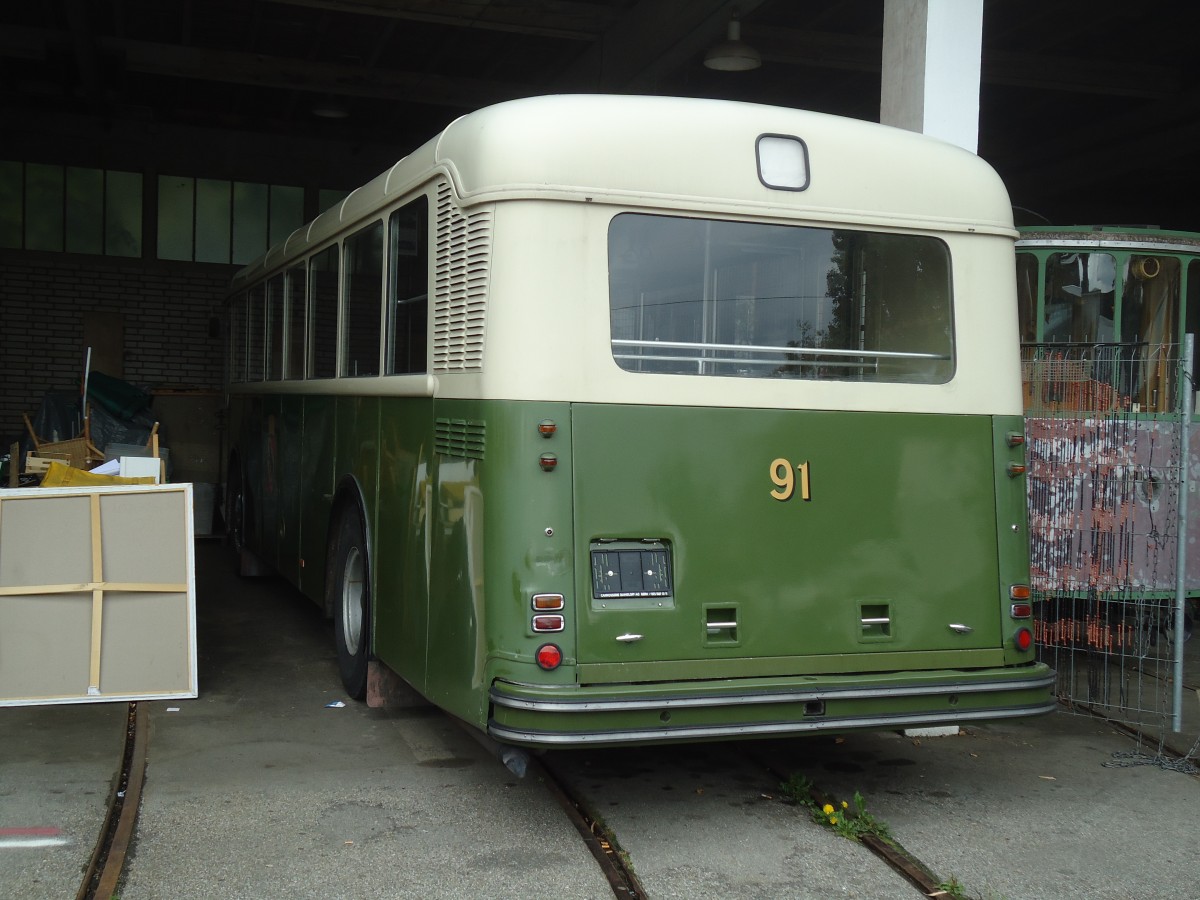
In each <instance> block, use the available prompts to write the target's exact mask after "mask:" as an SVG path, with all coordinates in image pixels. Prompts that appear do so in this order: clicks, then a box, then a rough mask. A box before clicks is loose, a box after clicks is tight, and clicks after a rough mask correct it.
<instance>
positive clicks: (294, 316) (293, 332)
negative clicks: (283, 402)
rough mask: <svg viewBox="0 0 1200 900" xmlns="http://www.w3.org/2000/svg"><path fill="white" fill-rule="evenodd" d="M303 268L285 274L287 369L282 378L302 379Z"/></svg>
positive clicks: (298, 267) (296, 268)
mask: <svg viewBox="0 0 1200 900" xmlns="http://www.w3.org/2000/svg"><path fill="white" fill-rule="evenodd" d="M305 321H306V319H305V315H304V266H293V267H292V268H291V269H289V270H288V273H287V332H288V336H287V363H286V366H287V369H286V371H285V372H284V375H283V377H284V378H303V377H304V324H305Z"/></svg>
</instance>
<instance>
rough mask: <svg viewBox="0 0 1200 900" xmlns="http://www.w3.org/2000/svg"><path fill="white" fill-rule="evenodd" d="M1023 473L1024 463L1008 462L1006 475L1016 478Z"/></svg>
mask: <svg viewBox="0 0 1200 900" xmlns="http://www.w3.org/2000/svg"><path fill="white" fill-rule="evenodd" d="M1024 474H1025V463H1009V464H1008V475H1009V477H1010V478H1016V477H1017V476H1018V475H1024Z"/></svg>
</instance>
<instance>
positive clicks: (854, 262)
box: [609, 213, 954, 384]
mask: <svg viewBox="0 0 1200 900" xmlns="http://www.w3.org/2000/svg"><path fill="white" fill-rule="evenodd" d="M609 286H610V306H611V308H610V314H611V326H612V342H613V356H614V358H615V359H616V361H617V364H618V365H619V366H621V367H622V368H623V369H627V370H629V371H634V372H661V373H671V374H695V375H724V376H741V377H751V378H805V379H822V380H854V381H898V382H916V383H934V384H936V383H944V382H946V381H949V380H950V378H951V377H952V375H953V373H954V359H953V353H954V341H953V320H952V309H951V297H950V256H949V252H948V250H947V248H946V245H945V244H944V243H942V242H941V241H940V240H938V239H936V238H933V237H925V236H910V235H894V234H875V233H870V232H858V231H849V230H832V229H823V228H804V227H798V226H782V225H763V224H754V223H749V222H724V221H713V220H705V219H686V218H676V217H668V216H651V215H644V214H639V213H625V214H622V215H619V216H617V217H615V218H614V219H613V221H612V224H611V226H610V229H609Z"/></svg>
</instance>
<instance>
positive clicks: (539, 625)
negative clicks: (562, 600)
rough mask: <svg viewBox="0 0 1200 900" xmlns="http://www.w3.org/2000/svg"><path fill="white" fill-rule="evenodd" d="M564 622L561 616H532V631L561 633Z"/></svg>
mask: <svg viewBox="0 0 1200 900" xmlns="http://www.w3.org/2000/svg"><path fill="white" fill-rule="evenodd" d="M565 622H566V620H565V619H563V617H562V616H558V615H554V616H534V617H533V630H534V631H562V630H563V628H564V627H565Z"/></svg>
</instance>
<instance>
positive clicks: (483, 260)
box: [433, 182, 492, 372]
mask: <svg viewBox="0 0 1200 900" xmlns="http://www.w3.org/2000/svg"><path fill="white" fill-rule="evenodd" d="M491 247H492V213H491V210H481V211H479V212H474V213H471V214H470V215H467V216H464V215H463V214H462V213H461V212H459V210H458V207H457V206H456V205H455V203H454V197H453V194H452V192H451V190H450V185H449V184H447V183H446V182H441V183H440V184H439V185H438V198H437V268H436V270H435V273H434V304H433V370H434V371H435V372H478V371H480V370H481V369H482V368H483V326H484V320H485V314H486V312H487V294H488V257H489V255H490V253H491Z"/></svg>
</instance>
